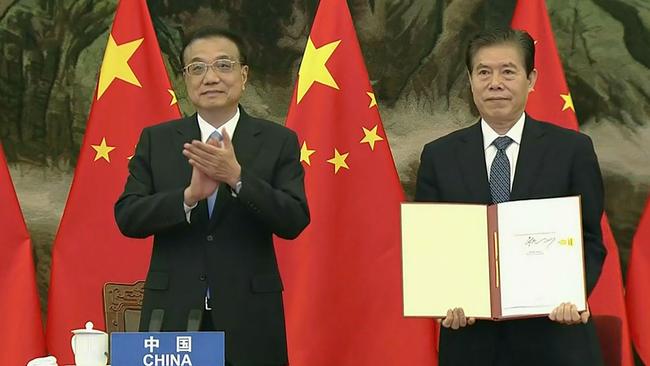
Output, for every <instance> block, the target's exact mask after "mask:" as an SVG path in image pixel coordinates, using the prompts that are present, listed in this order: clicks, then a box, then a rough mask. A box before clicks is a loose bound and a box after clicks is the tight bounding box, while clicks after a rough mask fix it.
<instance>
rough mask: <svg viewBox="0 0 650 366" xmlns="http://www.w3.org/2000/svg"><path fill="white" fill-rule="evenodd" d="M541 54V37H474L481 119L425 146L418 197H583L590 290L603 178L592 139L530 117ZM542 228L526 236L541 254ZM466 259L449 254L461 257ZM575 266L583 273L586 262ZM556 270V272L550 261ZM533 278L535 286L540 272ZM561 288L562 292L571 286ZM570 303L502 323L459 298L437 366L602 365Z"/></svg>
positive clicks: (590, 330)
mask: <svg viewBox="0 0 650 366" xmlns="http://www.w3.org/2000/svg"><path fill="white" fill-rule="evenodd" d="M534 59H535V45H534V41H533V39H532V38H531V37H530V36H529V35H528V34H527V33H526V32H523V31H515V30H511V29H504V30H490V31H484V32H482V33H480V34H479V35H477V36H476V37H475V38H474V39H473V40H472V41H471V42H470V44H469V46H468V49H467V53H466V64H467V69H468V75H469V79H470V85H471V90H472V95H473V99H474V103H475V104H476V107H477V109H478V111H479V114H480V116H481V120H480V121H479V122H478V123H476V124H474V125H472V126H470V127H467V128H464V129H461V130H459V131H455V132H453V133H451V134H449V135H447V136H444V137H441V138H439V139H437V140H435V141H433V142H430V143H429V144H427V145H426V146H425V147H424V150H423V152H422V156H421V164H420V168H419V171H418V178H417V187H416V194H415V200H416V201H421V202H422V201H424V202H441V203H472V204H484V205H488V204H493V203H494V204H498V203H502V202H509V201H520V200H530V199H542V198H551V197H566V196H580V197H579V198H577V197H576V198H575V200H576V201H577V202H578V203H577V206H576V207H578V208H581V216H580V210H579V209H578V210H577V211H578V213H577V214H576V215H574V216H573V217H576V218H577V224H576V226H575V227H577V228H578V229H579V228H580V225H581V226H582V238H579V237H578V239H581V241H582V247H581V249H582V252H577V253H578V255H580V254H582V256H583V257H582V258H579V260H582V259H584V281H585V283H586V291H587V295H588V294H589V293H590V292H591V290H592V289H593V288H594V286H595V285H596V282H597V280H598V277H599V275H600V272H601V269H602V265H603V262H604V259H605V254H606V251H605V247H604V245H603V243H602V233H601V230H600V219H601V216H602V212H603V183H602V177H601V174H600V169H599V166H598V161H597V158H596V154H595V152H594V148H593V144H592V142H591V140H590V139H589V137H587V136H586V135H583V134H580V133H578V132H575V131H571V130H567V129H563V128H560V127H557V126H554V125H552V124H550V123H546V122H541V121H537V120H535V119H533V118H532V117H531V116H528V115H526V114H525V113H524V108H525V106H526V101H527V98H528V93H529V92H531V91H532V90H533V87H534V86H535V81H536V79H537V70H535V68H534ZM504 207H505V206H504ZM509 207H510V206H509ZM484 216H485V215H484ZM515 216H518V217H519V219H521V217H522V215H515ZM523 216H524V217H525V219H524V220H529V221H538V222H542V225H541V227H544V225H543V222H544V217H548V216H538V215H534V214H533V215H523ZM580 217H581V219H582V220H581V221H580ZM467 220H470V219H469V218H468V219H467ZM499 220H502V218H501V216H499ZM499 224H501V221H499ZM484 233H485V232H483V234H484ZM578 233H579V230H578ZM543 234H544V233H543V232H542V233H535V235H529V236H528V237H527V238H526V239H527V240H528V242H526V244H527V245H530V246H535V248H536V249H534V250H538V249H539V248H542V249H539V250H544V249H545V248H547V245H546V244H545V241H546V240H550V239H549V238H547V237H544V235H543ZM578 236H579V234H578ZM495 238H496V234H495ZM495 241H496V239H495ZM573 241H574V239H573V238H566V239H563V241H562V242H563V243H564V244H565V245H567V246H569V245H571V246H572V245H573ZM490 243H492V242H490ZM448 245H450V246H451V245H454V243H453V242H450V243H448ZM495 248H496V243H495ZM497 252H498V251H497ZM531 253H533V254H535V253H534V252H531ZM574 253H575V252H574ZM502 255H503V254H502ZM522 258H523V257H522ZM546 258H549V256H547V257H546ZM550 258H553V257H550ZM557 258H561V257H557ZM465 259H466V258H446V260H447V261H450V262H456V263H458V262H462V261H463V260H465ZM504 259H505V258H504ZM531 263H533V262H531ZM528 265H529V264H528V263H527V262H526V263H524V262H522V261H519V262H517V261H515V262H513V263H512V264H511V265H509V267H508V270H509V271H517V268H522V269H523V268H525V267H524V266H528ZM497 267H498V265H497ZM576 267H579V266H576ZM500 268H502V269H503V268H505V267H504V265H501V267H500ZM491 270H492V268H491ZM578 270H579V271H580V272H582V268H578ZM549 272H553V268H552V267H551V269H550V270H549ZM491 273H492V272H491ZM542 273H543V272H542ZM548 275H549V276H553V273H548ZM580 275H582V273H580ZM492 277H494V276H492ZM513 277H516V276H513ZM497 278H498V269H497ZM504 280H505V278H504ZM517 280H518V281H519V283H522V281H525V280H527V278H525V277H524V278H523V279H522V277H521V276H519V278H518V279H517ZM448 281H454V278H449V279H448ZM530 281H531V284H532V283H536V279H535V278H530ZM524 283H525V282H524ZM505 288H506V287H505V284H504V286H503V290H502V292H501V300H500V301H506V296H505V295H504V292H503V291H505ZM521 290H522V288H517V289H516V290H513V291H520V292H521ZM555 290H556V289H555V288H552V289H544V291H547V292H554V291H555ZM459 291H462V289H459ZM524 291H526V290H524ZM527 291H528V292H527V293H526V294H525V295H526V296H528V295H529V293H530V294H531V296H533V297H534V295H535V292H536V291H542V289H539V288H536V287H535V286H530V288H528V289H527ZM557 291H558V292H559V293H564V292H562V291H565V289H563V288H558V289H557ZM435 296H439V297H444V296H445V294H444V293H440V294H435ZM568 301H569V300H564V301H560V302H559V303H557V304H556V306H555V307H554V308H552V309H551V311H550V313H549V314H548V316H546V317H540V316H537V317H526V318H514V319H511V320H504V321H499V322H497V321H492V320H476V319H475V318H472V317H466V316H465V312H464V308H467V307H468V306H471V304H457V305H456V306H457V307H455V308H452V309H449V310H448V311H447V316H446V317H445V318H444V319H443V320H442V323H441V324H442V329H441V335H440V366H447V365H454V366H458V365H494V366H503V365H513V366H514V365H602V362H603V361H602V357H601V355H600V350H599V346H598V340H597V338H596V333H595V328H594V326H593V324H592V322H590V321H589V311H588V309H585V310H583V311H579V310H578V307H576V305H575V304H574V303H571V302H568ZM583 305H585V304H584V303H583ZM468 315H469V314H468ZM493 318H494V317H493Z"/></svg>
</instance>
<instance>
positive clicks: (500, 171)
mask: <svg viewBox="0 0 650 366" xmlns="http://www.w3.org/2000/svg"><path fill="white" fill-rule="evenodd" d="M512 142H513V141H512V139H511V138H510V137H508V136H501V137H497V138H496V139H494V141H493V142H492V145H494V147H496V148H497V155H496V156H495V157H494V161H492V166H491V167H490V193H491V194H492V202H494V203H500V202H505V201H508V200H510V161H509V160H508V156H507V155H506V149H507V148H508V146H510V144H511V143H512Z"/></svg>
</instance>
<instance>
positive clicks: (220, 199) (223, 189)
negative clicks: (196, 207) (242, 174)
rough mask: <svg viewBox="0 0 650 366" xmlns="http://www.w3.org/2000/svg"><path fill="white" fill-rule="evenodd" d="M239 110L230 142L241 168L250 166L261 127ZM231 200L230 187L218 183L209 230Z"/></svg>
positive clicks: (219, 218) (219, 219)
mask: <svg viewBox="0 0 650 366" xmlns="http://www.w3.org/2000/svg"><path fill="white" fill-rule="evenodd" d="M239 111H240V115H239V121H238V122H237V128H236V129H235V133H234V135H233V137H232V144H233V147H234V149H235V156H236V157H237V161H238V162H239V165H241V166H242V169H243V168H244V167H246V168H248V167H251V166H252V163H253V161H254V159H255V157H256V156H257V152H258V150H259V148H260V145H261V144H260V142H259V141H258V137H259V134H260V133H261V129H260V126H259V124H258V122H257V121H255V120H254V119H253V118H251V117H250V116H249V115H248V114H246V112H245V111H244V109H243V108H242V107H241V106H240V107H239ZM232 201H233V197H232V193H231V190H230V187H229V186H228V185H227V184H225V183H222V184H220V185H219V191H218V192H217V200H216V201H215V203H214V210H213V212H212V217H211V220H210V230H212V229H213V228H214V226H215V225H216V224H217V223H218V222H219V221H221V220H222V219H223V217H224V215H226V214H227V212H228V207H229V206H230V205H231V204H232ZM206 212H207V209H206Z"/></svg>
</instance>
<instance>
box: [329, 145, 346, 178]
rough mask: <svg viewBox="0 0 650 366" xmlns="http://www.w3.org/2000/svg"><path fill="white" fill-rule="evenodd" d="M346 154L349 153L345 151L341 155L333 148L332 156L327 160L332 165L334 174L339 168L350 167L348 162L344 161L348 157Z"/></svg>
mask: <svg viewBox="0 0 650 366" xmlns="http://www.w3.org/2000/svg"><path fill="white" fill-rule="evenodd" d="M348 154H349V153H345V154H343V155H341V154H340V153H339V151H338V150H336V149H334V157H333V158H331V159H330V160H328V161H327V162H328V163H330V164H333V165H334V174H336V173H338V172H339V169H341V168H345V169H350V167H348V164H347V163H346V162H345V159H347V158H348Z"/></svg>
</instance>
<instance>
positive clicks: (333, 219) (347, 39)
mask: <svg viewBox="0 0 650 366" xmlns="http://www.w3.org/2000/svg"><path fill="white" fill-rule="evenodd" d="M287 126H289V127H290V128H292V129H294V130H295V131H296V132H297V133H298V136H299V141H300V144H301V152H300V159H301V161H302V163H303V166H304V168H305V171H306V178H305V179H306V181H305V184H306V190H307V197H308V202H309V207H310V212H311V224H310V225H309V226H308V227H307V229H306V230H305V231H304V232H303V234H302V235H301V236H300V237H299V238H298V239H296V240H295V241H293V242H284V241H282V240H278V241H277V242H278V245H277V249H278V256H279V262H280V268H281V271H282V275H283V280H284V284H285V293H284V300H285V309H286V322H287V337H288V346H289V359H290V364H291V366H331V365H337V366H346V365H350V366H352V365H354V366H376V365H387V366H390V365H409V366H421V365H422V366H424V365H426V366H431V365H435V364H437V362H436V359H437V355H436V351H435V348H434V337H433V321H431V320H426V319H407V318H404V317H403V315H402V314H403V309H402V286H401V283H402V274H401V249H400V217H399V208H400V202H402V201H403V200H404V194H403V192H402V188H401V186H400V181H399V178H398V175H397V172H396V170H395V164H394V162H393V157H392V155H391V151H390V147H389V145H388V140H387V139H386V134H385V131H384V129H383V127H382V123H381V119H380V117H379V112H378V110H377V104H376V101H375V96H374V94H373V91H372V88H371V87H370V83H369V81H368V73H367V71H366V67H365V64H364V61H363V56H362V54H361V49H360V47H359V42H358V40H357V37H356V34H355V30H354V26H353V24H352V18H351V16H350V11H349V9H348V7H347V4H346V1H345V0H321V2H320V5H319V7H318V11H317V13H316V18H315V19H314V24H313V26H312V29H311V34H310V36H309V39H308V41H307V46H306V49H305V54H304V56H303V59H302V64H301V66H300V71H299V74H298V80H297V85H296V88H295V91H294V94H293V97H292V100H291V105H290V107H289V114H288V117H287Z"/></svg>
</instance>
